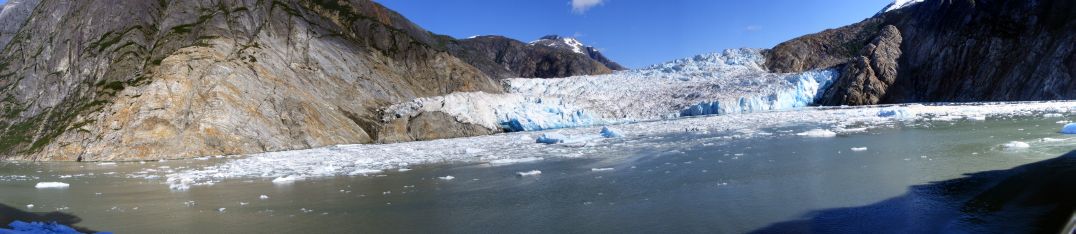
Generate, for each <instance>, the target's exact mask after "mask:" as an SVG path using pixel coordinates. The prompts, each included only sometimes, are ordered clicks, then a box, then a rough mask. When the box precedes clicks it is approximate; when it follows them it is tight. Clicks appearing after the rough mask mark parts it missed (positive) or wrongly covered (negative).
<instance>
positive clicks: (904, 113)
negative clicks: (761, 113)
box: [878, 107, 916, 119]
mask: <svg viewBox="0 0 1076 234" xmlns="http://www.w3.org/2000/svg"><path fill="white" fill-rule="evenodd" d="M915 115H916V114H915V111H912V110H911V109H908V108H906V107H893V108H885V109H881V110H878V117H884V118H894V119H911V118H915Z"/></svg>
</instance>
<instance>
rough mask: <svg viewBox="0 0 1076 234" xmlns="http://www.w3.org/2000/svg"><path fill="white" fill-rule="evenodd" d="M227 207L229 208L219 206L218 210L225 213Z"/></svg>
mask: <svg viewBox="0 0 1076 234" xmlns="http://www.w3.org/2000/svg"><path fill="white" fill-rule="evenodd" d="M227 209H228V208H224V207H221V208H217V212H220V213H224V210H227Z"/></svg>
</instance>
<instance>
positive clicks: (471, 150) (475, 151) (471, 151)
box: [463, 148, 486, 154]
mask: <svg viewBox="0 0 1076 234" xmlns="http://www.w3.org/2000/svg"><path fill="white" fill-rule="evenodd" d="M482 152H486V150H484V149H479V148H466V149H463V153H465V154H478V153H482Z"/></svg>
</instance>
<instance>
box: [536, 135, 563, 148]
mask: <svg viewBox="0 0 1076 234" xmlns="http://www.w3.org/2000/svg"><path fill="white" fill-rule="evenodd" d="M567 140H568V136H565V135H564V134H560V133H554V132H550V133H544V134H542V136H540V137H538V140H537V143H542V144H550V145H552V144H559V143H564V142H565V141H567Z"/></svg>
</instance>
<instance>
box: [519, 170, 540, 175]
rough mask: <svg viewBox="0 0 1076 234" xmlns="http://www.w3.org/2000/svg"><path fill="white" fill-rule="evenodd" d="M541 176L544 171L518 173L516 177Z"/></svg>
mask: <svg viewBox="0 0 1076 234" xmlns="http://www.w3.org/2000/svg"><path fill="white" fill-rule="evenodd" d="M541 174H542V171H539V170H531V171H522V172H516V175H519V176H536V175H541Z"/></svg>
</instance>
